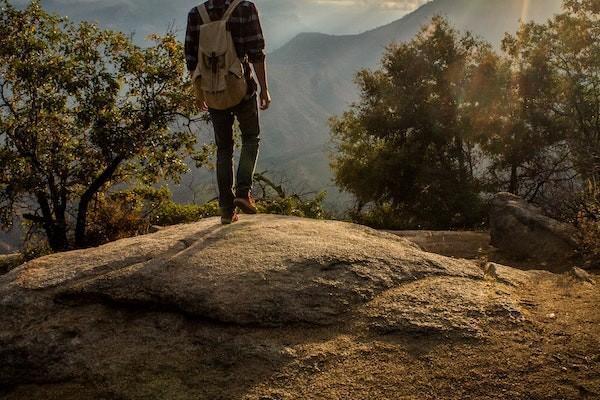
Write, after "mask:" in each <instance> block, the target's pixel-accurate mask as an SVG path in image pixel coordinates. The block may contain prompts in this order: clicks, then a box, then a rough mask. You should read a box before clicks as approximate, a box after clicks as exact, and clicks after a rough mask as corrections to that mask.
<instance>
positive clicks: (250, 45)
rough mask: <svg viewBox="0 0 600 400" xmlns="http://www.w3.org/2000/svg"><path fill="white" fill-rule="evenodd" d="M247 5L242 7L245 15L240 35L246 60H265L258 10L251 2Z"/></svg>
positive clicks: (258, 61) (256, 61)
mask: <svg viewBox="0 0 600 400" xmlns="http://www.w3.org/2000/svg"><path fill="white" fill-rule="evenodd" d="M247 4H248V7H244V11H245V13H244V14H245V15H244V16H243V19H244V22H245V23H243V24H242V26H243V28H242V35H241V38H240V40H242V41H243V47H244V50H245V53H246V55H247V56H248V61H249V62H251V63H260V62H263V61H264V60H265V38H264V36H263V32H262V27H261V24H260V17H259V15H258V10H257V9H256V6H255V5H254V3H252V2H248V3H247Z"/></svg>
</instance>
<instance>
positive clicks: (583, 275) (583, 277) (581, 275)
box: [571, 267, 595, 285]
mask: <svg viewBox="0 0 600 400" xmlns="http://www.w3.org/2000/svg"><path fill="white" fill-rule="evenodd" d="M571 275H572V276H573V277H574V278H575V279H577V280H579V281H581V282H588V283H591V284H592V285H593V284H594V283H595V282H594V279H593V278H592V276H591V275H590V274H589V273H588V272H587V271H584V270H583V269H581V268H577V267H573V269H572V270H571Z"/></svg>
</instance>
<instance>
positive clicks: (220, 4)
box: [185, 0, 265, 93]
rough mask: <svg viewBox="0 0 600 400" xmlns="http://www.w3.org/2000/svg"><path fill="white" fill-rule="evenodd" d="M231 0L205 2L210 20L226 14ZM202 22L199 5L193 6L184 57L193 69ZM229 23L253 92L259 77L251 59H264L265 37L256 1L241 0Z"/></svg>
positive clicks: (189, 67)
mask: <svg viewBox="0 0 600 400" xmlns="http://www.w3.org/2000/svg"><path fill="white" fill-rule="evenodd" d="M230 3H231V0H208V1H206V2H205V3H204V4H205V5H206V9H207V11H208V14H209V16H210V18H211V20H213V21H216V20H219V19H221V18H222V17H223V14H224V13H225V10H227V7H229V4H230ZM201 25H202V18H201V17H200V13H199V12H198V9H197V8H196V7H194V8H193V9H192V10H191V11H190V12H189V14H188V23H187V31H186V36H185V58H186V63H187V68H188V71H190V73H191V72H193V71H194V70H195V69H196V65H197V64H198V45H199V42H200V26H201ZM227 27H228V29H229V31H230V32H231V36H232V37H233V42H234V44H235V49H236V52H237V55H238V57H239V58H240V60H242V62H243V63H244V70H245V71H246V80H247V81H248V92H249V93H250V92H254V91H256V81H255V80H254V78H253V77H252V72H251V70H250V65H249V63H259V62H263V61H264V60H265V39H264V37H263V33H262V28H261V25H260V19H259V17H258V11H257V9H256V6H255V5H254V3H252V2H251V1H242V2H241V3H240V5H239V6H238V7H237V8H236V9H235V10H234V12H233V14H232V15H231V18H230V19H229V23H228V24H227Z"/></svg>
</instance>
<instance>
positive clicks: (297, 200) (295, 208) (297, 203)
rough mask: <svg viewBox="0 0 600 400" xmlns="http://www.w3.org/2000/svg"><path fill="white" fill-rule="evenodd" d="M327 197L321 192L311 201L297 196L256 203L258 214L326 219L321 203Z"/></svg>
mask: <svg viewBox="0 0 600 400" xmlns="http://www.w3.org/2000/svg"><path fill="white" fill-rule="evenodd" d="M326 196H327V193H326V192H321V193H319V194H318V195H317V196H315V197H314V198H311V199H303V198H302V197H301V196H299V195H292V196H289V197H284V198H280V197H273V198H266V199H260V200H259V201H258V202H257V205H256V206H257V208H258V212H259V213H261V214H278V215H291V216H295V217H302V218H312V219H326V218H327V217H328V214H327V213H326V212H325V210H323V201H324V200H325V197H326Z"/></svg>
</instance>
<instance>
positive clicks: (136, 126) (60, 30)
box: [0, 0, 197, 224]
mask: <svg viewBox="0 0 600 400" xmlns="http://www.w3.org/2000/svg"><path fill="white" fill-rule="evenodd" d="M0 3H1V4H2V11H1V12H0V21H1V22H2V23H1V25H0V85H1V89H2V91H1V94H2V97H1V98H0V151H1V152H2V154H3V160H9V159H10V162H8V161H7V162H6V163H5V164H3V165H2V167H1V169H2V172H3V176H11V177H12V178H11V182H10V183H11V190H10V198H11V199H13V200H15V201H20V203H21V204H22V205H25V206H32V205H33V204H36V202H37V200H38V199H39V198H40V195H43V196H42V197H45V198H47V199H49V204H50V208H51V209H52V210H51V211H52V214H51V215H43V217H44V218H45V219H46V220H47V223H48V224H53V223H55V222H56V220H59V219H61V218H63V217H65V209H66V210H67V211H68V210H71V214H74V213H75V211H76V209H77V207H78V205H79V204H78V202H79V196H81V195H82V193H84V192H85V191H86V190H88V189H89V188H90V187H94V183H97V182H98V181H97V180H98V179H100V177H101V176H102V175H103V172H104V171H106V170H107V169H109V167H110V165H112V164H114V163H115V162H118V163H119V167H118V168H117V169H116V170H115V171H114V173H112V174H111V176H109V179H107V180H106V181H102V182H101V183H102V184H101V188H100V190H106V189H108V188H109V187H111V186H112V185H114V184H117V183H121V182H126V181H128V180H140V181H143V182H145V183H152V182H156V181H158V180H160V179H164V178H175V179H177V178H178V176H179V175H180V174H181V173H182V172H185V170H186V165H185V163H184V162H183V159H184V157H186V156H188V155H190V154H192V153H193V152H194V150H195V141H196V138H195V134H194V132H193V130H192V129H191V126H192V125H191V124H192V123H193V122H194V119H193V118H192V116H193V115H194V114H195V113H196V112H197V110H196V109H195V105H194V104H195V103H194V101H193V98H192V97H191V93H190V91H189V90H188V87H189V82H187V81H185V80H184V56H183V48H182V46H181V44H180V43H179V42H178V41H177V40H176V37H175V35H173V34H172V33H168V34H166V35H164V36H160V35H152V36H151V37H150V38H149V39H150V40H151V42H149V43H148V46H146V47H141V46H138V45H135V44H134V43H133V42H132V41H131V40H130V38H129V37H127V36H126V35H124V34H122V33H120V32H112V31H109V30H103V29H99V28H98V27H97V26H95V25H94V24H91V23H87V22H83V23H79V24H74V23H71V22H70V21H68V20H67V19H64V18H60V17H57V16H54V15H51V14H48V13H46V12H45V11H44V10H43V9H42V7H41V6H40V4H39V1H34V2H32V3H31V4H30V5H29V6H27V7H26V8H25V9H24V10H18V9H16V8H15V7H13V6H12V5H11V4H10V3H9V2H8V1H7V0H1V1H0ZM0 190H4V193H5V194H6V193H9V191H8V186H1V187H0ZM15 201H12V202H7V203H5V204H8V205H9V206H10V207H12V205H13V204H14V203H15ZM38 205H39V204H38ZM42 209H43V207H42ZM38 211H39V210H37V207H33V208H32V212H34V213H36V212H38ZM59 214H62V215H59Z"/></svg>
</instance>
